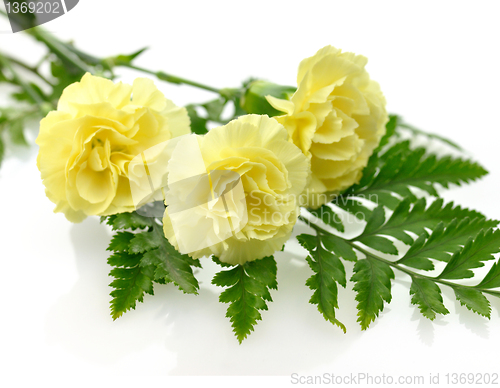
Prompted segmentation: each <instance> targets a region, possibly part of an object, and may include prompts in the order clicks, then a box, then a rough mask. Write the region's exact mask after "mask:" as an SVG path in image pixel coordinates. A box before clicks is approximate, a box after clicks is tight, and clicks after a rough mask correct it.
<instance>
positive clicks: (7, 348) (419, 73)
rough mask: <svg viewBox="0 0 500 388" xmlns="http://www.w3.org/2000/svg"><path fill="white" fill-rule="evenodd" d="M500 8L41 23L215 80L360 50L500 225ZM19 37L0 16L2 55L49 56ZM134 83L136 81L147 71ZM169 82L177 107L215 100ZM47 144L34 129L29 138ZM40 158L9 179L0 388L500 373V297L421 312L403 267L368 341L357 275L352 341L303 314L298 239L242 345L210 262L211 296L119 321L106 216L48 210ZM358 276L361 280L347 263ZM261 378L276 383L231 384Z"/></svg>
mask: <svg viewBox="0 0 500 388" xmlns="http://www.w3.org/2000/svg"><path fill="white" fill-rule="evenodd" d="M499 10H500V9H499V7H498V3H497V2H494V1H476V2H460V1H453V2H451V1H450V2H449V1H439V2H438V1H432V2H426V1H419V2H409V1H349V2H347V1H313V0H309V1H269V0H267V1H252V2H245V1H234V0H233V1H214V0H210V1H182V2H179V1H170V0H167V1H159V0H157V1H152V0H149V1H148V0H143V1H124V0H121V1H117V0H113V1H111V0H107V1H102V0H100V1H99V0H81V2H80V4H79V5H78V6H77V7H76V8H74V9H73V10H72V11H71V12H69V13H68V14H67V15H65V16H63V17H61V18H59V19H57V20H55V21H53V22H50V23H49V24H47V25H45V28H47V29H48V30H50V31H51V32H53V33H54V34H56V35H57V36H58V37H60V38H62V39H74V40H75V41H76V44H77V45H78V46H79V47H80V48H82V49H83V50H84V51H88V52H90V53H93V54H95V55H97V56H108V55H112V54H118V53H129V52H133V51H135V50H137V49H139V48H142V47H144V46H149V47H150V50H149V51H148V52H146V53H145V54H144V55H143V56H142V57H141V58H140V59H139V60H138V61H137V63H138V64H139V65H142V66H144V67H148V68H151V69H153V70H160V69H161V70H164V71H166V72H170V73H172V74H176V75H179V76H182V77H186V78H190V79H193V80H197V81H200V82H204V83H207V84H211V85H213V86H215V87H232V86H237V85H238V84H239V82H240V81H242V80H244V79H246V78H247V77H249V76H255V77H261V78H266V79H269V80H272V81H274V82H277V83H282V84H292V85H293V84H294V82H295V77H296V69H297V66H298V63H299V61H300V60H301V59H302V58H305V57H307V56H310V55H313V54H314V53H315V52H316V51H317V50H318V49H319V48H321V47H323V46H325V45H327V44H332V45H334V46H336V47H339V48H342V49H343V50H344V51H353V52H355V53H358V54H363V55H365V56H367V57H368V58H369V63H368V67H367V69H368V71H369V72H370V74H371V76H372V78H373V79H375V80H377V81H378V82H379V83H380V85H381V87H382V90H383V91H384V94H385V96H386V98H387V101H388V105H387V106H388V110H389V111H390V112H393V113H398V114H400V115H402V116H403V117H404V118H405V120H406V121H407V122H409V123H411V124H413V125H415V126H417V127H420V128H422V129H424V130H426V131H430V132H435V133H439V134H441V135H443V136H446V137H449V138H452V139H453V140H455V141H456V142H457V143H459V144H461V145H463V146H465V147H466V148H467V150H468V151H469V152H470V156H471V157H473V158H475V159H477V160H479V161H480V162H481V164H482V165H484V166H485V167H486V168H487V169H488V170H489V171H490V175H488V176H487V177H486V178H484V179H482V180H481V181H479V182H477V183H475V184H472V185H470V186H468V187H465V188H459V189H457V188H455V189H452V190H450V191H447V192H445V194H444V195H445V197H446V198H447V199H449V200H456V201H457V202H458V203H460V204H462V205H464V206H468V207H471V208H475V209H477V210H479V211H482V212H483V213H486V214H487V215H488V216H490V217H491V218H496V219H500V206H499V204H498V201H497V198H498V195H499V189H500V185H499V179H500V164H499V163H498V161H499V157H498V153H499V142H500V135H499V132H500V118H499V111H500V110H499V103H500V98H499V90H500V66H499V64H500V52H499V51H498V37H499V36H500V24H499V23H498V15H499ZM8 29H9V27H8V24H7V23H6V22H5V20H1V23H0V30H1V31H2V32H3V33H2V34H0V42H1V49H2V50H5V51H7V52H10V53H12V54H15V55H17V56H19V57H21V58H25V59H28V60H31V61H32V62H35V61H36V60H37V58H39V56H40V55H41V53H42V52H43V48H42V47H41V46H39V45H38V44H34V43H32V42H31V41H30V40H29V39H27V38H26V37H25V36H23V34H22V33H18V34H8V33H6V32H5V31H8ZM122 74H123V75H124V76H123V79H124V80H125V81H128V82H131V81H132V79H133V77H134V76H136V75H137V74H136V73H131V72H123V73H122ZM157 84H158V86H159V87H160V88H161V89H162V90H163V91H164V93H165V94H166V96H167V97H168V98H170V99H172V100H173V101H174V102H176V103H177V104H178V105H183V104H185V103H188V102H192V101H204V100H207V99H209V98H211V97H213V95H211V94H210V93H208V92H203V91H198V90H196V89H193V88H190V87H189V86H182V87H179V86H175V85H169V84H165V83H159V82H158V83H157ZM35 137H36V125H34V126H33V130H32V131H31V132H30V133H29V138H30V141H31V142H32V143H33V142H34V139H35ZM36 153H37V149H36V145H34V144H33V147H32V148H31V150H30V151H27V150H24V149H21V148H15V147H11V148H10V151H9V153H8V155H7V157H6V160H5V162H4V165H3V166H2V168H1V169H0V203H1V206H2V215H1V218H0V220H1V226H0V228H1V231H2V233H1V234H0V242H1V244H0V246H1V254H0V256H1V265H2V269H1V272H0V273H1V274H2V276H1V280H0V295H2V300H1V310H0V311H1V313H0V314H1V315H0V317H1V319H0V341H1V342H0V349H1V354H2V355H3V356H4V357H5V360H4V361H3V362H2V363H1V364H0V369H1V373H0V382H1V381H2V380H3V379H4V380H5V381H6V382H8V384H7V385H3V386H9V387H10V386H25V382H26V381H27V380H26V379H34V381H39V382H40V383H41V382H43V381H45V382H47V381H54V380H57V381H58V382H59V383H61V382H65V384H64V386H74V385H78V383H82V381H84V380H85V379H90V380H92V381H94V385H97V386H101V384H102V383H103V382H105V381H106V382H120V381H121V382H120V385H123V383H124V381H123V380H124V377H123V376H125V379H126V381H125V383H129V384H130V385H131V384H132V382H133V383H134V384H136V385H137V383H139V382H144V381H146V380H145V379H146V378H149V379H151V378H153V377H155V376H159V375H174V376H175V375H190V376H193V375H194V376H196V375H201V376H204V375H216V376H218V375H257V376H258V375H265V376H271V375H278V376H285V377H281V378H278V379H277V380H272V381H273V383H272V384H273V385H277V386H278V385H284V386H287V385H289V384H290V382H291V379H290V375H291V374H292V373H298V374H300V375H310V374H323V373H325V372H327V373H334V374H336V375H348V374H350V373H371V374H372V375H382V374H384V373H385V374H386V375H392V376H394V377H395V378H396V377H397V376H400V375H403V376H404V375H410V376H414V375H422V376H425V377H426V379H428V377H429V374H430V373H432V374H433V375H435V374H436V373H440V375H441V380H440V382H441V385H445V384H444V383H445V376H444V375H445V374H446V373H453V372H459V373H461V372H473V373H486V372H489V373H495V372H496V373H499V372H500V368H499V367H498V354H497V353H496V352H494V350H495V348H497V349H498V345H499V344H500V334H499V333H500V331H499V330H498V328H499V327H500V301H499V300H496V299H492V298H490V299H491V302H492V307H493V311H492V319H491V321H488V320H487V319H484V318H482V317H480V316H477V315H475V314H473V313H472V312H470V311H468V310H466V309H465V308H464V307H461V306H459V303H458V302H456V301H455V300H454V296H453V293H452V292H451V291H450V290H449V289H443V293H444V299H445V303H446V305H447V306H448V308H449V310H450V312H451V313H450V315H448V316H446V317H441V318H438V319H437V320H436V321H435V322H430V321H428V320H426V319H425V318H423V317H422V316H421V315H420V313H419V312H418V310H417V308H416V307H414V306H412V305H411V304H410V297H409V295H408V290H409V279H408V277H407V276H406V275H404V274H397V277H396V280H395V282H394V285H393V301H392V303H391V304H390V305H388V306H386V308H385V309H384V312H383V313H382V314H381V316H380V317H379V319H378V320H377V321H376V322H375V324H372V326H371V327H370V328H369V329H368V330H367V331H365V332H362V331H361V330H360V328H359V325H358V324H357V323H356V308H355V305H356V303H355V301H354V296H355V294H354V292H353V291H352V290H351V288H352V283H351V284H348V287H347V289H345V290H344V289H341V290H340V296H339V303H340V310H339V312H338V318H339V319H340V320H341V321H342V322H343V323H344V324H345V325H346V326H347V329H348V331H347V334H343V333H342V332H341V331H340V330H339V329H338V328H336V327H334V326H332V325H331V324H329V323H328V322H326V321H325V320H324V319H323V318H322V316H321V315H320V314H319V313H318V312H317V310H316V307H315V306H313V305H310V304H308V299H309V297H310V295H311V291H310V290H309V289H307V288H306V287H305V286H304V283H305V281H306V279H307V278H308V277H309V276H310V274H311V272H310V270H309V268H308V267H307V266H306V265H305V262H304V257H305V252H304V251H302V250H301V249H300V248H298V246H297V244H296V243H290V244H289V245H288V246H287V249H286V250H285V252H281V253H278V254H277V255H276V257H277V262H278V282H279V291H277V292H273V298H274V302H273V303H271V304H270V306H269V307H270V309H269V311H266V312H264V313H263V314H262V315H263V321H262V322H260V323H259V324H258V325H257V326H256V328H255V332H254V333H253V334H252V335H251V336H250V337H249V338H248V339H247V340H245V341H244V342H243V344H242V345H238V342H237V341H236V339H235V337H234V336H233V334H232V333H231V328H230V323H229V320H228V319H227V318H225V317H224V315H225V309H226V307H227V306H225V305H222V304H220V303H219V302H218V300H217V298H218V293H219V292H220V289H217V288H214V287H212V286H210V279H211V277H212V276H213V274H214V273H215V271H216V270H217V268H216V266H215V265H213V264H211V263H210V262H209V261H205V262H204V264H205V268H204V269H203V270H202V271H201V272H200V273H199V274H198V276H199V279H200V280H201V282H202V284H201V291H200V295H198V296H193V295H183V294H182V293H181V292H179V291H178V290H177V289H176V288H174V287H173V286H172V285H168V286H158V287H156V290H155V293H156V295H155V296H154V297H152V296H146V298H145V303H143V304H139V305H138V308H137V309H136V310H135V311H131V312H128V313H126V314H125V315H124V316H123V317H122V318H120V319H118V320H117V321H115V322H113V321H112V319H111V317H110V315H109V300H110V297H109V296H108V294H109V292H110V291H111V289H110V288H109V287H108V284H109V282H110V278H109V277H108V272H109V269H110V268H109V266H108V265H107V264H106V259H107V256H108V252H106V247H107V245H108V243H109V238H110V231H109V230H108V229H107V227H105V226H104V225H101V224H99V221H98V219H97V218H89V219H87V220H86V221H84V222H83V223H81V224H76V225H73V224H70V223H69V222H68V221H66V220H65V218H64V217H63V215H62V214H53V213H52V209H53V204H52V203H51V202H50V201H49V200H48V199H47V198H46V197H45V194H44V188H43V186H42V184H41V181H40V178H39V172H38V170H37V168H36V165H35V160H36ZM301 231H304V228H302V229H300V228H298V230H297V231H296V234H297V233H300V232H301ZM347 270H348V276H350V274H351V273H352V265H349V264H347ZM71 380H72V381H74V382H73V383H70V381H71ZM75 380H76V382H75ZM159 381H160V383H161V384H162V386H163V385H167V384H170V383H171V381H170V380H165V379H163V378H162V379H161V380H159ZM224 381H226V382H227V380H224ZM174 383H175V384H181V383H182V382H175V381H174ZM202 383H203V382H202V381H199V380H197V384H198V385H201V384H202ZM256 383H259V384H261V383H264V382H261V381H259V382H254V381H253V380H241V381H231V384H232V385H234V384H238V385H240V386H241V385H243V386H246V385H250V384H252V385H255V384H256ZM54 384H55V383H54ZM55 385H57V384H55ZM125 385H127V384H125Z"/></svg>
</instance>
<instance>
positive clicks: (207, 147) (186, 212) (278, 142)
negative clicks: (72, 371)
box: [163, 115, 310, 265]
mask: <svg viewBox="0 0 500 388" xmlns="http://www.w3.org/2000/svg"><path fill="white" fill-rule="evenodd" d="M189 138H191V139H189ZM193 139H194V141H193ZM197 149H198V150H197ZM167 170H168V192H167V197H166V201H165V203H166V204H167V209H166V211H165V216H164V219H163V225H164V232H165V236H166V237H167V239H168V240H169V241H170V243H171V244H172V245H174V246H175V247H176V248H177V249H178V250H180V251H181V252H182V253H188V254H189V255H190V256H191V257H193V258H200V257H203V256H210V255H212V254H213V255H215V256H217V257H218V258H219V259H220V260H221V261H222V262H226V263H230V264H234V265H235V264H243V263H245V262H247V261H251V260H256V259H261V258H264V257H266V256H269V255H272V254H273V253H274V252H275V251H277V250H280V249H281V248H282V247H283V244H284V243H285V242H286V241H287V240H288V238H289V237H290V234H291V232H292V229H293V226H294V225H295V223H296V221H297V217H298V209H299V208H298V196H299V195H300V194H301V193H302V191H303V190H304V188H305V187H306V184H307V181H308V177H309V174H310V165H309V161H308V159H307V157H305V155H304V154H303V153H302V152H301V151H300V149H299V148H298V147H296V146H295V145H294V144H292V143H290V142H289V141H288V134H287V131H286V130H285V128H284V127H283V126H282V125H281V124H279V123H278V122H277V121H276V120H274V119H272V118H269V117H267V116H259V115H247V116H242V117H240V118H238V119H237V120H233V121H231V122H230V123H228V124H227V125H224V126H222V127H218V128H214V129H212V130H211V131H210V132H208V133H207V134H206V135H204V136H195V135H192V136H190V137H187V138H186V139H182V140H181V141H180V142H179V143H178V145H177V147H176V148H175V150H174V151H173V153H172V157H171V159H170V161H169V163H168V168H167Z"/></svg>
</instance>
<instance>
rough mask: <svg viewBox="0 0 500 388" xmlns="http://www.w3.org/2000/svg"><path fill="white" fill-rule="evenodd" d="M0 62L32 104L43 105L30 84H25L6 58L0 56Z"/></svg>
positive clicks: (42, 101)
mask: <svg viewBox="0 0 500 388" xmlns="http://www.w3.org/2000/svg"><path fill="white" fill-rule="evenodd" d="M0 62H1V63H3V65H4V66H5V67H6V68H7V69H8V70H9V71H10V73H11V75H12V77H13V79H14V82H15V83H16V84H18V85H19V86H21V87H22V88H23V89H24V91H25V92H26V93H27V94H28V95H29V96H30V98H31V99H32V100H33V102H34V103H35V104H37V105H39V106H40V107H41V106H42V105H43V104H44V103H45V101H44V100H42V98H41V97H40V95H39V94H38V93H37V92H36V91H35V89H33V88H32V87H31V85H30V84H28V83H26V82H25V81H24V80H23V79H22V78H21V77H20V76H19V74H18V73H17V72H16V70H15V69H14V68H13V67H12V65H11V63H10V61H9V60H7V58H5V57H2V56H0Z"/></svg>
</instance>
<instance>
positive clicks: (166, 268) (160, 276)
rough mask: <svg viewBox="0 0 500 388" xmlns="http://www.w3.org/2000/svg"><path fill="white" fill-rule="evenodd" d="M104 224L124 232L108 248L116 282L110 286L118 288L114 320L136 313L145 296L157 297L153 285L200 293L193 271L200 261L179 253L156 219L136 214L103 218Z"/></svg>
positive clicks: (114, 294) (114, 302)
mask: <svg viewBox="0 0 500 388" xmlns="http://www.w3.org/2000/svg"><path fill="white" fill-rule="evenodd" d="M101 221H106V223H107V224H108V225H110V226H111V227H112V228H113V230H120V231H118V232H117V233H116V234H115V235H114V236H113V238H112V239H111V242H110V244H109V247H108V250H109V251H112V252H113V254H112V255H111V256H110V257H109V259H108V264H109V265H111V266H112V267H113V269H112V270H111V272H110V276H113V277H114V278H115V280H114V281H113V282H111V284H110V286H111V287H113V288H114V290H113V291H112V292H111V296H112V297H113V299H112V301H111V315H112V316H113V319H116V318H118V317H120V316H121V315H122V314H123V313H124V312H126V311H128V310H130V309H135V306H136V303H137V301H139V302H142V301H143V298H144V293H148V294H153V282H156V283H160V284H165V283H174V284H175V285H176V286H177V287H178V288H179V289H180V290H181V291H183V292H185V293H191V294H197V293H198V289H199V284H198V281H197V280H196V278H195V277H194V274H193V270H192V268H191V267H193V266H194V267H200V263H199V261H198V260H193V259H191V258H190V257H189V256H187V255H182V254H180V253H179V252H177V250H176V249H175V248H174V247H173V246H172V245H171V244H170V243H169V242H168V240H167V239H166V238H165V237H164V235H163V230H162V227H161V225H159V224H158V223H157V221H156V220H155V219H154V218H148V217H143V216H141V215H139V214H137V213H135V212H132V213H121V214H116V215H112V216H108V217H102V219H101ZM125 229H127V230H125ZM138 229H140V230H142V231H140V230H138ZM130 230H133V231H136V232H131V231H130Z"/></svg>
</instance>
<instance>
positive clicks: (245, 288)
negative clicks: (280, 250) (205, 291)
mask: <svg viewBox="0 0 500 388" xmlns="http://www.w3.org/2000/svg"><path fill="white" fill-rule="evenodd" d="M215 261H216V262H218V263H220V261H219V260H217V259H216V260H215ZM224 267H227V265H224ZM276 271H277V267H276V262H275V260H274V258H273V257H272V256H271V257H265V258H263V259H261V260H255V261H250V262H247V263H245V264H243V265H237V266H234V267H233V268H232V269H229V270H224V271H220V272H218V273H217V274H216V275H215V276H214V278H213V279H212V284H215V285H217V286H220V287H226V289H225V290H224V291H223V292H222V293H221V294H220V297H219V301H220V302H222V303H229V307H228V309H227V313H226V317H228V318H229V319H230V321H231V326H232V327H233V332H234V334H235V335H236V338H237V339H238V341H239V342H240V343H241V342H242V341H243V340H244V339H245V338H247V336H248V335H249V334H250V333H251V332H252V331H253V330H254V326H255V325H256V324H257V321H260V320H261V319H262V316H261V314H260V312H259V310H267V303H266V302H272V298H271V294H270V292H269V290H270V289H275V290H277V289H278V283H277V282H276Z"/></svg>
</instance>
